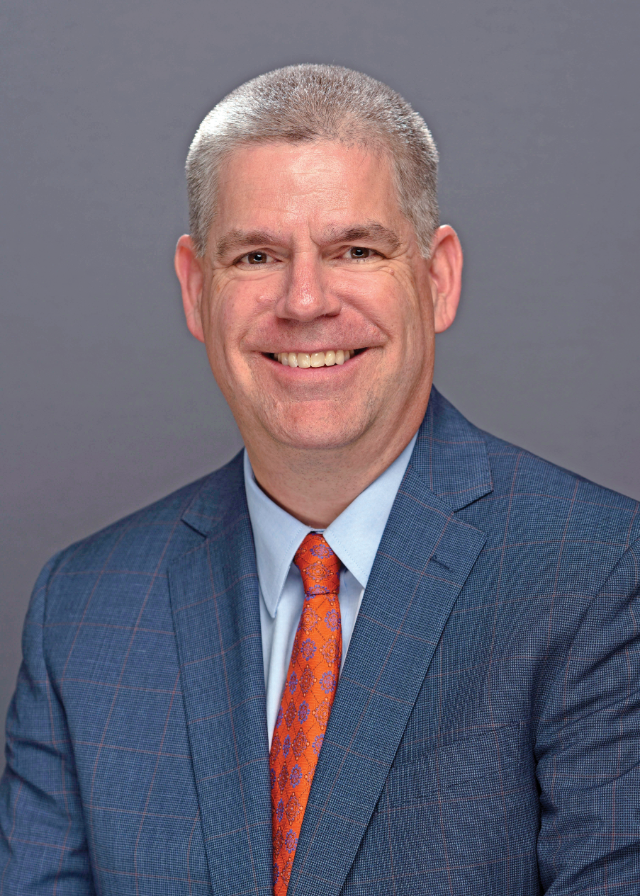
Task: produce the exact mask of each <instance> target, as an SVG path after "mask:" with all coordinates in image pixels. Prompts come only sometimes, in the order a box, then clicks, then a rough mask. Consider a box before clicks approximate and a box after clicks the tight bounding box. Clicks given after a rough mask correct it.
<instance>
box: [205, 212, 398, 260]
mask: <svg viewBox="0 0 640 896" xmlns="http://www.w3.org/2000/svg"><path fill="white" fill-rule="evenodd" d="M359 240H365V241H368V240H371V241H372V242H383V243H385V244H386V245H387V246H388V247H389V250H390V251H391V252H395V251H396V250H397V249H399V248H400V238H399V237H398V235H397V234H396V233H395V232H394V231H393V230H390V229H389V228H388V227H385V226H384V224H380V223H379V222H378V221H368V222H367V223H366V224H362V225H358V226H355V227H345V228H343V229H342V230H340V229H338V228H335V227H331V228H329V229H328V230H326V231H325V237H324V242H327V243H357V242H358V241H359ZM279 242H280V239H279V238H278V237H277V236H276V234H274V233H270V232H269V231H268V230H237V229H234V230H230V231H229V232H228V233H226V234H225V235H224V236H223V237H222V238H221V239H220V240H219V241H218V244H217V246H216V254H217V257H218V258H221V257H222V256H223V255H226V254H227V252H230V251H231V250H232V249H234V250H235V249H244V248H251V246H272V245H276V244H278V243H279Z"/></svg>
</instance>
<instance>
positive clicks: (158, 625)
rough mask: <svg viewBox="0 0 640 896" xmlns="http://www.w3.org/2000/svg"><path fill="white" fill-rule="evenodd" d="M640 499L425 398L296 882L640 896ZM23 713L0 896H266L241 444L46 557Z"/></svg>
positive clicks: (263, 777) (257, 660) (261, 733)
mask: <svg viewBox="0 0 640 896" xmlns="http://www.w3.org/2000/svg"><path fill="white" fill-rule="evenodd" d="M639 534H640V515H639V514H638V506H637V505H636V504H635V503H634V502H633V501H631V500H628V499H627V498H624V497H621V496H620V495H617V494H614V493H612V492H609V491H606V490H604V489H602V488H599V487H597V486H595V485H593V484H591V483H589V482H587V481H585V480H583V479H581V478H579V477H576V476H574V475H572V474H570V473H567V472H566V471H564V470H561V469H558V468H557V467H554V466H552V465H550V464H548V463H545V462H544V461H541V460H540V459H538V458H536V457H533V456H532V455H530V454H528V453H527V452H525V451H521V450H519V449H516V448H514V447H513V446H511V445H508V444H505V443H504V442H501V441H499V440H498V439H495V438H493V437H491V436H488V435H487V434H485V433H482V432H480V431H479V430H478V429H476V428H475V427H474V426H472V425H471V424H470V423H468V422H467V421H466V420H465V419H464V418H462V417H461V416H460V414H458V413H457V412H456V411H455V410H454V409H453V408H452V407H451V405H449V404H448V403H447V402H446V401H445V400H444V399H442V398H441V397H440V396H439V395H438V394H437V393H436V392H435V390H434V392H433V395H432V399H431V402H430V404H429V409H428V411H427V415H426V417H425V420H424V423H423V425H422V428H421V430H420V435H419V439H418V442H417V444H416V449H415V452H414V455H413V457H412V460H411V462H410V465H409V467H408V469H407V472H406V475H405V478H404V480H403V483H402V485H401V487H400V490H399V493H398V496H397V499H396V501H395V504H394V506H393V510H392V512H391V516H390V518H389V522H388V525H387V528H386V531H385V534H384V537H383V539H382V542H381V544H380V549H379V551H378V555H377V558H376V561H375V564H374V567H373V570H372V573H371V578H370V580H369V585H368V587H367V590H366V593H365V596H364V599H363V602H362V608H361V611H360V615H359V617H358V620H357V624H356V627H355V630H354V634H353V640H352V642H351V646H350V649H349V654H348V656H347V660H346V664H345V667H344V671H343V673H342V676H341V678H340V683H339V686H338V691H337V695H336V699H335V703H334V706H333V711H332V714H331V718H330V721H329V726H328V730H327V735H326V738H325V742H324V747H323V750H322V753H321V756H320V760H319V764H318V768H317V772H316V776H315V779H314V781H313V787H312V791H311V797H310V801H309V805H308V808H307V811H306V815H305V818H304V823H303V827H302V833H301V836H300V842H299V845H298V850H297V853H296V857H295V864H294V868H293V874H292V878H291V884H290V889H289V894H290V896H312V894H313V896H337V894H339V893H342V894H344V896H356V894H358V896H364V894H366V896H376V894H385V896H386V894H392V893H393V894H396V896H402V894H416V893H425V894H429V896H439V894H448V896H451V894H454V896H458V894H473V896H484V894H500V896H509V894H537V893H539V892H540V890H541V889H542V890H543V891H547V892H549V893H554V894H569V893H572V894H573V893H581V894H584V893H594V894H595V893H598V894H600V893H605V892H608V893H613V894H616V896H623V894H631V893H634V894H636V893H638V892H640V774H639V767H640V694H639V688H638V684H639V670H640V656H639V654H640V642H639V639H638V625H639V624H640V602H639V600H638V587H639V586H638V582H639V567H640V551H639V545H638V542H637V541H636V539H637V538H638V536H639ZM24 655H25V661H24V664H23V667H22V670H21V673H20V677H19V682H18V689H17V694H16V698H15V700H14V702H13V704H12V707H11V710H10V714H9V721H8V763H7V770H6V773H5V776H4V778H3V782H2V787H1V799H0V821H1V825H2V830H3V832H4V839H3V842H2V844H0V893H1V894H3V896H6V894H11V896H14V894H20V896H36V894H53V893H55V894H58V896H71V894H85V896H86V894H90V893H91V894H93V893H96V894H103V896H111V894H125V893H126V894H134V893H135V894H138V896H142V894H154V896H157V894H171V896H178V894H180V896H181V894H184V896H186V894H191V896H204V894H210V893H215V894H217V896H218V894H219V896H241V894H243V896H248V894H264V896H267V894H270V893H271V812H270V795H269V769H268V746H267V727H266V721H265V689H264V676H263V663H262V655H261V637H260V617H259V608H258V581H257V575H256V566H255V556H254V548H253V542H252V534H251V528H250V524H249V518H248V514H247V506H246V502H245V494H244V487H243V481H242V466H241V462H240V459H239V458H236V459H235V460H233V461H232V462H231V463H230V464H228V465H227V466H226V467H225V468H223V469H222V470H219V471H218V472H216V473H214V474H212V475H211V476H209V477H207V478H205V479H203V480H201V481H200V482H197V483H195V484H193V485H190V486H188V487H186V488H184V489H182V490H181V491H179V492H177V493H175V494H173V495H171V496H169V497H168V498H166V499H164V500H163V501H160V502H158V503H157V504H155V505H153V506H152V507H150V508H147V509H145V510H143V511H141V512H139V513H136V514H134V515H133V516H131V517H129V518H128V519H125V520H123V521H121V522H118V523H116V524H115V525H113V526H111V527H109V528H108V529H106V530H104V531H103V532H100V533H98V534H97V535H95V536H93V537H91V538H88V539H86V540H85V541H82V542H80V543H79V544H76V545H75V546H73V547H71V548H69V549H68V550H66V551H64V552H62V553H61V554H59V555H58V556H57V557H55V558H54V559H53V560H52V561H51V562H50V563H49V564H48V566H47V567H46V568H45V570H44V571H43V573H42V575H41V577H40V579H39V581H38V584H37V586H36V589H35V592H34V596H33V599H32V603H31V608H30V611H29V616H28V619H27V624H26V628H25V635H24Z"/></svg>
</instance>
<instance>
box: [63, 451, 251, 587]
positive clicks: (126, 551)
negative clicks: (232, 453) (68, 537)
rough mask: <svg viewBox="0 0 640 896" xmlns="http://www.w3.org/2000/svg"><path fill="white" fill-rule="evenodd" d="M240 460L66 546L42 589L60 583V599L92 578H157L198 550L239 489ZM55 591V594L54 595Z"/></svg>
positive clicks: (239, 458) (238, 457) (233, 461)
mask: <svg viewBox="0 0 640 896" xmlns="http://www.w3.org/2000/svg"><path fill="white" fill-rule="evenodd" d="M243 482H244V480H243V477H242V455H241V454H239V455H237V456H236V457H235V458H233V460H231V461H230V462H229V463H228V464H226V465H225V466H223V467H221V468H220V469H219V470H216V471H215V472H213V473H210V474H209V475H207V476H204V477H202V478H201V479H198V480H196V481H195V482H191V483H189V484H188V485H185V486H183V487H182V488H179V489H177V490H176V491H174V492H172V493H171V494H169V495H166V496H165V497H163V498H161V499H160V500H158V501H154V502H153V503H152V504H149V505H148V506H146V507H143V508H141V509H140V510H137V511H135V512H134V513H131V514H129V515H127V516H125V517H123V518H122V519H119V520H117V521H116V522H114V523H111V524H110V525H108V526H106V527H105V528H103V529H101V530H99V531H98V532H95V533H93V534H92V535H89V536H88V537H86V538H83V539H82V540H80V541H78V542H76V543H74V544H72V545H70V546H69V547H68V548H66V549H64V550H62V551H60V552H59V554H57V555H56V557H55V558H54V559H53V561H50V563H49V564H48V567H45V569H48V576H47V580H48V581H47V588H49V586H50V585H51V584H52V583H53V582H54V580H58V581H60V580H61V579H63V580H65V588H64V592H65V594H69V593H70V592H73V591H75V590H77V589H75V588H74V587H73V584H72V583H73V582H77V584H78V585H80V584H81V583H83V585H84V587H82V588H81V589H79V590H81V591H82V592H84V593H86V590H87V586H88V585H89V584H90V583H91V581H92V580H96V579H97V577H102V576H104V575H105V574H109V575H111V576H112V577H113V576H120V577H129V578H130V579H131V578H132V577H136V576H138V577H144V576H158V575H159V574H162V573H163V572H164V571H165V570H166V568H167V566H168V565H169V564H170V563H171V561H172V560H174V559H175V558H176V557H178V556H181V555H182V554H184V553H186V552H187V551H189V550H193V549H194V548H196V547H198V546H199V545H200V544H201V543H202V541H203V537H204V536H205V535H206V533H207V530H208V528H210V527H211V526H212V525H213V524H214V523H215V522H216V520H217V519H218V518H219V516H221V515H222V513H223V512H224V509H225V508H226V507H227V506H228V503H229V498H230V496H231V495H237V493H238V490H239V489H241V488H242V487H243ZM53 590H54V591H55V590H56V589H53Z"/></svg>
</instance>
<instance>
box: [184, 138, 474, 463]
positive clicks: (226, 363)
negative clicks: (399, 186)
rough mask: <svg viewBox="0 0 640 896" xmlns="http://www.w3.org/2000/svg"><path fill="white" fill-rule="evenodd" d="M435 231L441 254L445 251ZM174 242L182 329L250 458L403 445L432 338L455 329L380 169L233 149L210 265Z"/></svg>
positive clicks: (353, 157)
mask: <svg viewBox="0 0 640 896" xmlns="http://www.w3.org/2000/svg"><path fill="white" fill-rule="evenodd" d="M440 231H441V232H439V234H438V235H437V238H436V239H435V245H436V246H439V243H442V242H446V241H447V239H450V238H451V237H450V234H449V233H448V231H450V228H440ZM444 231H447V233H442V232H444ZM451 233H453V231H451ZM453 236H454V237H455V234H453ZM182 240H183V241H184V243H183V248H182V251H183V256H184V254H185V253H186V255H187V256H188V260H187V261H186V262H185V260H184V257H183V260H182V262H181V261H180V251H181V249H180V243H179V245H178V255H177V262H176V264H177V268H178V273H179V276H180V279H181V282H182V285H183V295H184V296H185V308H186V312H187V320H188V323H189V327H190V329H191V332H192V333H193V334H194V335H195V336H196V337H197V338H199V339H201V340H202V341H204V343H205V344H206V347H207V353H208V356H209V362H210V364H211V368H212V370H213V373H214V375H215V378H216V380H217V382H218V384H219V385H220V388H221V389H222V391H223V393H224V395H225V397H226V399H227V401H228V402H229V404H230V406H231V409H232V411H233V413H234V415H235V417H236V420H237V422H238V424H239V427H240V430H241V432H242V435H243V437H244V439H245V443H246V444H247V446H253V447H255V448H256V450H258V448H257V446H259V445H261V444H262V445H265V440H267V441H268V442H271V445H272V446H273V443H274V442H275V443H279V444H280V445H287V446H291V447H296V448H303V449H323V448H325V449H326V448H337V449H340V448H344V447H346V446H349V445H353V444H354V443H357V442H358V440H362V439H363V438H366V439H367V440H368V444H370V445H371V444H372V442H371V440H373V444H375V443H376V442H379V444H380V446H381V448H382V447H383V446H385V445H386V444H387V443H388V441H389V439H396V438H397V435H398V432H402V431H403V430H404V429H407V431H408V434H407V437H406V439H405V440H404V442H405V444H406V441H408V439H409V438H410V437H411V435H412V433H413V432H414V431H415V430H416V428H417V426H418V425H419V422H420V419H421V418H422V415H423V414H424V410H425V408H426V404H427V401H428V396H429V391H430V388H431V380H432V372H433V349H434V332H435V331H436V330H440V329H445V328H446V326H448V325H449V323H450V322H451V320H452V319H453V317H452V316H451V314H449V317H450V320H449V319H448V317H447V313H446V312H444V311H443V310H442V307H440V306H441V305H442V303H441V302H439V290H440V288H441V285H442V284H441V283H440V280H441V279H442V277H441V276H440V275H439V274H438V271H437V270H436V268H437V262H434V261H433V259H432V260H430V261H428V260H426V259H424V258H423V257H422V256H421V254H420V251H419V249H418V244H417V240H416V235H415V232H414V229H413V226H412V225H411V224H410V222H409V221H408V220H407V219H406V218H405V216H404V215H403V214H402V212H401V211H400V208H399V205H398V201H397V197H396V190H395V186H394V182H393V177H392V172H391V166H390V164H389V161H388V160H387V158H386V157H383V156H377V155H374V154H371V153H367V152H366V151H365V150H363V149H362V148H359V147H347V146H344V145H342V144H341V143H337V142H328V141H327V142H318V143H312V144H307V143H303V144H286V143H282V144H270V145H269V144H267V145H258V146H254V147H244V148H241V149H239V150H237V151H236V152H234V153H233V154H232V155H231V156H230V158H229V159H228V160H227V162H226V164H225V165H224V167H223V170H222V172H221V176H220V181H219V190H218V206H217V215H216V218H215V222H214V224H213V226H212V228H211V231H210V233H209V237H208V244H207V250H206V254H205V257H204V259H202V260H200V259H195V256H194V253H193V250H192V244H191V245H190V241H189V238H188V237H183V238H182ZM456 242H457V241H456ZM458 248H459V245H458ZM438 252H440V254H442V247H440V248H438V249H437V250H436V252H435V254H434V256H433V258H435V257H436V256H437V255H438ZM449 255H451V252H449ZM181 264H182V267H181ZM434 265H435V267H434ZM449 266H450V265H449ZM181 271H182V276H181ZM458 273H459V272H458ZM439 276H440V280H439ZM456 301H457V299H456ZM434 308H435V315H434ZM453 313H454V314H455V308H454V309H453ZM349 352H355V354H353V356H351V357H348V359H347V360H344V363H340V361H341V360H342V354H341V353H349ZM283 356H286V359H287V362H288V363H286V364H283V363H282V358H283ZM307 358H308V359H309V360H310V362H311V366H307ZM291 362H293V364H292V363H291ZM332 362H335V363H332ZM296 363H297V366H295V364H296ZM318 364H319V365H320V366H314V365H318ZM250 453H251V452H250Z"/></svg>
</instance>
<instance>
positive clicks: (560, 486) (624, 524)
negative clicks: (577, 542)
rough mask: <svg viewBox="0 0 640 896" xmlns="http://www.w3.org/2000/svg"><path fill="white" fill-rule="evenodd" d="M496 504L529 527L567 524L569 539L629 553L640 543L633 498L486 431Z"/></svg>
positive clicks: (638, 509) (639, 522)
mask: <svg viewBox="0 0 640 896" xmlns="http://www.w3.org/2000/svg"><path fill="white" fill-rule="evenodd" d="M478 432H479V433H480V434H481V436H482V438H483V439H484V442H485V445H486V448H487V456H488V459H489V465H490V468H491V475H492V480H493V491H492V494H491V496H490V497H491V500H492V502H493V503H494V504H502V505H503V506H505V507H508V506H510V507H511V512H512V513H513V512H515V513H516V515H517V517H519V518H520V520H521V524H522V525H524V523H525V520H526V519H527V518H528V520H529V525H535V526H538V527H548V526H549V525H551V524H552V521H554V520H555V521H556V525H557V524H558V523H559V522H560V521H562V524H563V525H564V527H565V529H566V532H567V535H569V534H570V533H572V534H573V535H574V536H575V537H576V538H577V537H579V533H580V532H582V533H583V535H584V537H585V539H586V540H588V541H592V542H594V543H595V542H597V541H598V540H604V541H611V540H614V541H615V542H616V543H618V544H619V545H620V546H621V547H624V548H628V547H629V546H630V545H631V544H632V543H633V542H635V541H636V540H637V539H638V538H640V504H639V502H638V501H636V500H634V499H633V498H629V497H627V496H626V495H622V494H620V493H619V492H616V491H613V490H612V489H608V488H605V487H604V486H602V485H597V484H596V483H595V482H592V481H591V480H589V479H587V478H585V477H584V476H581V475H579V474H577V473H573V472H571V471H570V470H566V469H564V468H563V467H560V466H558V465H557V464H554V463H551V462H550V461H547V460H544V459H543V458H541V457H538V456H537V455H535V454H532V453H531V452H530V451H527V450H525V449H524V448H520V447H518V446H517V445H512V444H511V443H509V442H506V441H504V440H503V439H500V438H498V437H496V436H493V435H491V434H490V433H487V432H485V431H483V430H478Z"/></svg>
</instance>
